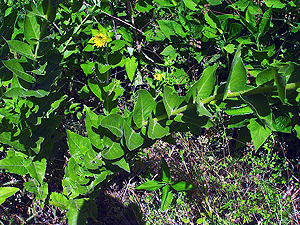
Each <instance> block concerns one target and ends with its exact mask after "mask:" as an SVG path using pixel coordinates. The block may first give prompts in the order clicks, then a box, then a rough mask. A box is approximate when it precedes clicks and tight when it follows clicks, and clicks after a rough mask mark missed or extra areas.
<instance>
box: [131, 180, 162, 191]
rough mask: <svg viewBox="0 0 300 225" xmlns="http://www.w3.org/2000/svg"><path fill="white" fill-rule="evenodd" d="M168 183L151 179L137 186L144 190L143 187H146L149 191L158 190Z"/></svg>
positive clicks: (138, 188)
mask: <svg viewBox="0 0 300 225" xmlns="http://www.w3.org/2000/svg"><path fill="white" fill-rule="evenodd" d="M165 185H166V183H163V182H160V181H157V180H150V181H147V182H145V183H143V184H141V185H139V186H138V187H136V189H137V190H142V189H145V190H148V191H156V190H158V189H159V188H161V187H163V186H165Z"/></svg>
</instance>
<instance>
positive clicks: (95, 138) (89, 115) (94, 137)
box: [84, 106, 103, 149]
mask: <svg viewBox="0 0 300 225" xmlns="http://www.w3.org/2000/svg"><path fill="white" fill-rule="evenodd" d="M84 108H85V111H86V118H85V127H86V131H87V134H88V137H89V139H90V141H91V143H92V144H93V145H94V146H95V147H96V148H99V149H103V144H102V139H101V137H100V136H99V134H97V133H96V132H95V131H94V129H95V128H98V126H99V125H100V121H101V117H100V116H98V115H96V114H95V113H94V112H92V111H91V110H90V108H88V107H87V106H84ZM93 127H94V129H93Z"/></svg>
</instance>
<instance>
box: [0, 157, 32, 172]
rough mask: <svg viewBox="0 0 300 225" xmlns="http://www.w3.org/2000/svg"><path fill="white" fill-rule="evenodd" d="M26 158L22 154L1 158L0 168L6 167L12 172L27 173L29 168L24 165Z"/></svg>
mask: <svg viewBox="0 0 300 225" xmlns="http://www.w3.org/2000/svg"><path fill="white" fill-rule="evenodd" d="M24 162H25V159H24V157H21V156H11V157H7V158H4V159H2V160H0V169H6V170H7V171H8V172H10V173H15V174H18V175H21V176H23V175H25V174H27V173H28V170H27V169H26V167H25V166H24Z"/></svg>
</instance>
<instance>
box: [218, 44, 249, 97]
mask: <svg viewBox="0 0 300 225" xmlns="http://www.w3.org/2000/svg"><path fill="white" fill-rule="evenodd" d="M246 83H247V71H246V68H245V66H244V63H243V61H242V59H241V45H239V47H238V49H237V51H236V53H235V56H234V59H233V61H232V65H231V69H230V72H229V76H228V79H227V84H226V87H225V92H224V97H223V99H226V98H227V96H228V94H229V93H232V92H237V91H242V90H244V88H245V86H246Z"/></svg>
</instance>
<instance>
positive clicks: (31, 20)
mask: <svg viewBox="0 0 300 225" xmlns="http://www.w3.org/2000/svg"><path fill="white" fill-rule="evenodd" d="M24 36H25V39H26V41H27V42H28V43H29V44H31V45H34V44H37V42H38V40H39V39H40V36H41V30H40V25H39V24H38V22H37V19H36V17H34V16H28V15H27V16H26V17H25V20H24Z"/></svg>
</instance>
